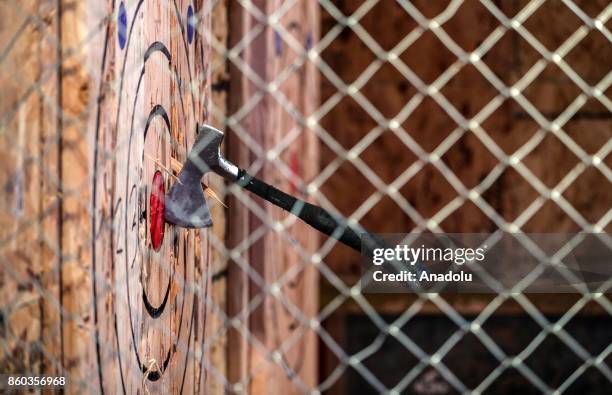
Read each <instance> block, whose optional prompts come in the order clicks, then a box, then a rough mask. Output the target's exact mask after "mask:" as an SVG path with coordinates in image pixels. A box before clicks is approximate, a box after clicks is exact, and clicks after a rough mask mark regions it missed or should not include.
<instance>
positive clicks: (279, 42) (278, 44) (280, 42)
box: [274, 31, 283, 56]
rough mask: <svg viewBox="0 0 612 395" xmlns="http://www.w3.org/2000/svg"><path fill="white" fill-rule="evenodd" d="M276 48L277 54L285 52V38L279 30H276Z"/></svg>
mask: <svg viewBox="0 0 612 395" xmlns="http://www.w3.org/2000/svg"><path fill="white" fill-rule="evenodd" d="M274 50H275V51H276V55H277V56H280V55H282V54H283V40H282V39H281V36H280V34H279V33H278V32H277V31H275V32H274Z"/></svg>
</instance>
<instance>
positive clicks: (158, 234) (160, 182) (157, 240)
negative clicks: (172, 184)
mask: <svg viewBox="0 0 612 395" xmlns="http://www.w3.org/2000/svg"><path fill="white" fill-rule="evenodd" d="M165 194H166V191H165V189H164V179H163V178H162V174H161V172H160V171H159V170H158V171H156V172H155V174H154V175H153V182H152V184H151V196H150V198H149V207H150V209H149V210H150V211H149V223H150V227H149V231H150V233H151V244H152V245H153V249H154V250H155V251H159V249H160V248H161V244H162V241H163V240H164V231H165V225H166V221H165V219H164V209H165V207H166V206H165V203H164V197H165Z"/></svg>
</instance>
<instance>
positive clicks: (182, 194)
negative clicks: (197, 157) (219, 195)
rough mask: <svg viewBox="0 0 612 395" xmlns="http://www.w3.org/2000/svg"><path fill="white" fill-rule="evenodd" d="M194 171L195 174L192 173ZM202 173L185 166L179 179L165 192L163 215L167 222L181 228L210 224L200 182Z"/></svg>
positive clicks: (208, 212) (208, 211)
mask: <svg viewBox="0 0 612 395" xmlns="http://www.w3.org/2000/svg"><path fill="white" fill-rule="evenodd" d="M193 173H196V174H193ZM201 177H202V173H200V172H197V171H196V172H194V171H193V167H192V166H185V167H184V168H183V170H182V171H181V174H179V179H178V181H177V183H176V184H174V186H172V188H170V191H169V192H168V194H166V199H165V203H166V209H165V213H164V217H165V219H166V221H167V222H168V223H171V224H174V225H178V226H180V227H183V228H209V227H211V226H212V224H213V223H212V218H211V216H210V210H209V209H208V204H207V203H206V199H205V197H204V189H202V184H201V183H200V178H201Z"/></svg>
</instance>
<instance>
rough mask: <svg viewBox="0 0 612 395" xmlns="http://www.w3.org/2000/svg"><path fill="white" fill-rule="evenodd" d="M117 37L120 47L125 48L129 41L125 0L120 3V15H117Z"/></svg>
mask: <svg viewBox="0 0 612 395" xmlns="http://www.w3.org/2000/svg"><path fill="white" fill-rule="evenodd" d="M117 38H118V39H119V47H121V49H123V48H125V43H126V41H127V12H126V11H125V5H124V4H123V1H122V2H121V4H119V15H117Z"/></svg>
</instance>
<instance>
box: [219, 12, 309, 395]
mask: <svg viewBox="0 0 612 395" xmlns="http://www.w3.org/2000/svg"><path fill="white" fill-rule="evenodd" d="M254 6H256V7H257V8H258V9H259V10H262V11H263V12H264V13H266V14H268V15H272V14H273V13H275V12H278V10H279V9H280V8H281V3H280V2H278V1H258V2H255V3H254ZM280 14H282V17H281V18H280V22H279V24H280V25H282V26H283V28H284V30H286V31H287V32H288V33H285V32H279V31H278V30H276V31H275V30H274V29H272V28H271V27H266V28H265V29H264V31H263V32H262V33H261V34H259V35H258V36H257V37H255V38H254V40H253V41H252V42H250V43H249V44H248V45H247V46H246V48H245V49H244V51H243V52H242V53H241V59H242V61H244V62H245V64H246V66H245V67H246V68H247V69H250V70H252V71H253V72H254V73H255V74H257V75H258V76H259V77H260V78H261V79H262V80H263V81H265V82H266V84H267V85H268V86H271V85H273V84H274V83H276V85H277V86H278V92H274V94H267V95H264V96H263V98H262V99H261V101H259V102H257V104H256V105H255V106H254V107H253V108H252V109H250V111H248V114H247V115H246V116H244V118H242V119H238V122H239V123H240V126H241V128H234V129H232V128H231V125H230V134H229V142H228V146H229V155H230V158H232V160H234V161H235V162H236V163H237V164H238V165H239V166H241V167H245V168H248V169H250V170H251V171H252V172H253V173H256V174H257V176H259V177H260V178H262V179H263V180H265V181H266V182H268V183H270V184H273V185H275V186H277V187H278V188H280V189H283V190H285V191H287V192H290V193H292V194H295V195H297V196H299V197H301V198H303V199H309V196H308V195H307V194H306V193H305V189H306V188H305V185H306V183H307V182H308V181H309V180H311V179H312V178H313V177H314V176H315V174H317V172H318V145H317V141H316V137H315V136H314V133H313V132H312V131H310V130H308V129H307V128H305V126H304V119H305V118H306V117H307V116H308V115H310V114H311V113H312V112H313V111H314V109H315V108H317V106H318V102H319V99H318V94H319V89H318V80H317V77H316V76H317V73H316V72H315V66H314V65H312V64H311V63H310V62H305V58H304V48H308V47H309V46H310V45H312V43H313V42H316V40H317V39H318V31H319V29H318V23H319V16H318V6H317V5H316V4H314V3H312V2H307V1H298V2H296V3H295V4H294V5H293V6H292V7H289V8H288V9H287V12H285V13H283V12H280ZM230 18H231V19H230V45H231V46H233V45H235V44H236V43H238V42H239V40H241V39H242V38H243V37H244V36H245V35H246V34H247V32H249V31H250V30H251V29H253V28H254V27H255V26H256V25H257V24H258V21H257V20H255V18H254V17H253V15H252V14H251V13H249V12H248V11H246V10H244V9H243V8H242V7H241V6H238V5H234V4H233V3H230ZM290 44H292V45H293V47H292V45H290ZM296 45H297V47H296ZM230 73H231V75H230V76H231V78H230V89H231V95H230V114H233V113H234V112H236V111H238V110H239V109H241V108H242V106H243V105H245V104H246V103H247V102H249V101H251V100H253V97H254V96H256V95H258V94H259V93H261V87H258V86H257V84H255V83H254V82H253V81H252V80H250V79H249V77H247V76H246V75H245V72H244V67H243V69H242V70H240V69H239V68H236V67H233V68H232V69H231V70H230ZM281 97H284V99H281ZM242 128H243V129H242ZM241 129H242V130H241ZM243 130H246V133H247V134H248V138H245V136H244V135H240V133H243ZM249 139H252V141H254V142H255V144H250V143H248V142H247V141H248V140H249ZM255 145H257V147H256V146H255ZM275 150H276V151H277V152H278V153H279V157H278V158H274V159H273V160H270V161H266V160H265V158H264V157H263V156H262V155H261V153H260V151H261V152H263V153H265V152H268V151H275ZM244 199H246V200H244ZM254 206H259V207H260V209H261V210H262V212H263V213H265V216H266V218H265V221H262V218H260V217H259V216H258V215H257V214H256V213H255V212H256V211H258V210H256V209H255V208H254ZM229 221H230V222H229V237H230V239H229V245H230V247H233V248H236V250H237V252H239V254H241V258H242V259H244V260H245V261H246V262H248V265H249V266H250V268H252V270H253V271H254V272H256V273H257V275H259V276H261V278H262V280H263V281H264V282H265V284H266V285H267V286H270V287H271V286H273V285H274V284H277V285H278V286H279V288H280V293H279V295H280V296H279V295H272V294H271V293H270V290H269V289H268V290H266V289H263V288H262V287H261V286H260V285H257V282H256V281H253V279H254V277H252V276H249V275H248V274H247V272H246V271H245V269H244V268H241V267H239V265H238V264H237V263H236V262H230V264H229V283H230V284H232V288H231V289H230V292H229V293H228V310H229V312H230V316H231V317H234V318H236V319H237V321H236V326H235V329H233V330H231V331H230V333H229V337H228V349H229V355H228V359H229V360H230V361H232V363H231V364H230V365H229V377H230V382H231V383H233V384H234V385H235V386H236V388H238V389H243V390H247V391H249V392H253V393H301V392H303V391H304V390H305V389H311V388H314V386H316V382H317V359H318V356H317V341H316V334H315V333H314V332H312V331H311V330H310V329H309V326H308V325H309V320H310V319H311V318H312V317H314V316H315V315H316V312H317V309H318V297H317V293H318V277H317V271H316V269H315V268H314V267H313V266H312V265H311V264H310V260H309V256H310V255H309V254H312V253H313V252H314V251H315V249H316V246H317V245H318V235H317V233H316V231H314V230H312V229H310V228H308V227H307V226H306V225H304V224H302V223H300V222H299V221H298V222H296V221H295V220H294V219H292V218H290V216H288V215H287V214H286V213H284V212H282V211H280V210H279V209H276V208H274V207H273V206H271V205H270V204H268V203H265V202H263V201H261V200H259V199H257V198H255V197H253V196H248V197H246V198H241V199H233V200H231V201H230V211H229ZM277 221H280V222H281V223H282V224H283V225H284V227H285V229H284V230H281V231H280V232H276V231H273V230H271V229H270V227H271V226H272V225H273V224H274V223H275V222H277ZM262 226H265V227H267V228H268V231H267V232H266V233H265V235H264V236H263V237H261V238H255V241H254V243H251V242H250V241H249V237H250V236H252V235H253V233H254V232H258V231H260V229H261V227H262ZM296 241H297V244H296V243H295V242H296ZM298 244H299V247H298V246H297V245H298ZM300 252H301V253H302V254H300ZM242 263H244V261H241V264H242ZM257 301H260V303H259V302H257ZM292 310H293V311H292ZM296 311H299V313H296Z"/></svg>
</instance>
